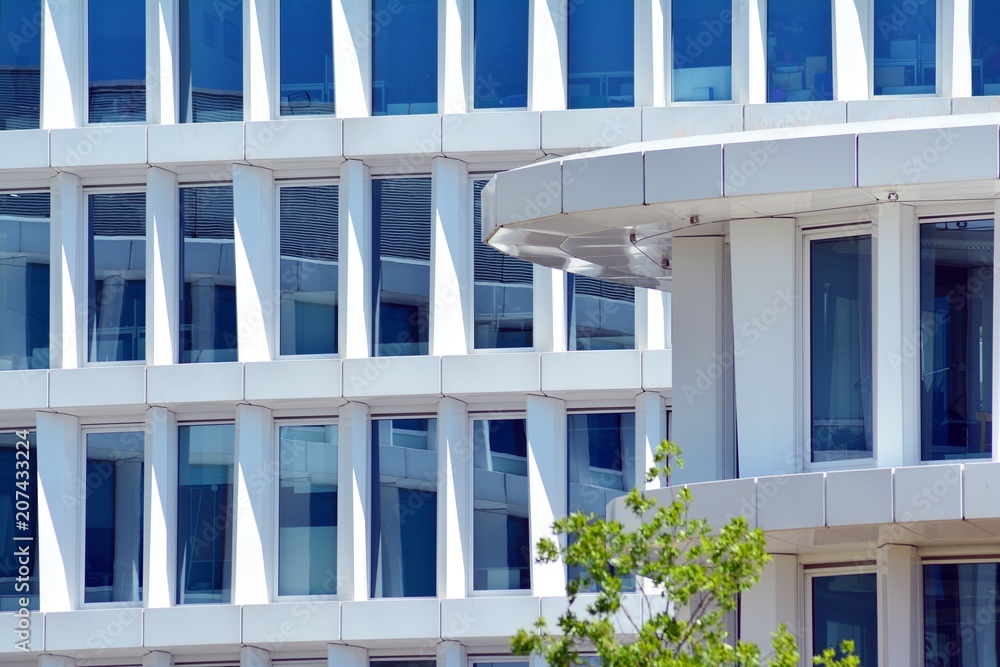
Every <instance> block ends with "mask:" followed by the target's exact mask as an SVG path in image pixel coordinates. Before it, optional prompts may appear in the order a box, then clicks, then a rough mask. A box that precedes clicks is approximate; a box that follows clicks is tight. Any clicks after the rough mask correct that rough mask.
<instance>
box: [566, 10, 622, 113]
mask: <svg viewBox="0 0 1000 667" xmlns="http://www.w3.org/2000/svg"><path fill="white" fill-rule="evenodd" d="M568 1H569V8H568V9H569V25H568V27H567V30H568V37H567V48H568V52H569V54H568V55H569V58H568V60H567V75H568V83H567V89H566V93H567V103H568V105H569V108H570V109H593V108H598V107H630V106H634V105H635V81H634V79H635V76H634V73H635V47H634V44H635V33H634V30H635V29H634V27H633V20H634V15H635V9H634V7H633V5H632V3H630V2H621V0H568Z"/></svg>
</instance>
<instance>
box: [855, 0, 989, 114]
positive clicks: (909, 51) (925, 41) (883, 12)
mask: <svg viewBox="0 0 1000 667" xmlns="http://www.w3.org/2000/svg"><path fill="white" fill-rule="evenodd" d="M874 4H875V23H874V25H875V28H874V30H873V32H874V36H875V39H874V40H873V41H874V44H875V70H874V77H873V81H874V88H875V90H874V92H875V94H876V95H917V94H923V95H933V94H934V92H935V91H936V88H935V80H936V79H937V2H932V1H931V0H920V1H919V2H904V3H900V2H897V1H896V0H874ZM973 4H979V3H973Z"/></svg>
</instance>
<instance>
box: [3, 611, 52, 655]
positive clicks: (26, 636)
mask: <svg viewBox="0 0 1000 667" xmlns="http://www.w3.org/2000/svg"><path fill="white" fill-rule="evenodd" d="M25 623H27V625H28V627H27V628H25V627H24V624H25ZM0 632H2V633H3V636H4V637H7V638H8V640H7V641H5V642H2V643H0V655H8V656H15V655H16V656H20V657H21V658H24V657H26V654H25V652H24V650H22V649H21V648H19V647H18V644H20V643H21V642H25V641H26V642H27V644H22V646H23V647H24V648H27V650H28V651H30V652H36V651H41V650H42V649H43V648H44V646H45V616H44V614H40V613H38V612H37V611H33V612H29V614H28V618H27V621H25V619H24V618H18V617H17V616H15V615H14V614H0ZM21 633H23V634H21Z"/></svg>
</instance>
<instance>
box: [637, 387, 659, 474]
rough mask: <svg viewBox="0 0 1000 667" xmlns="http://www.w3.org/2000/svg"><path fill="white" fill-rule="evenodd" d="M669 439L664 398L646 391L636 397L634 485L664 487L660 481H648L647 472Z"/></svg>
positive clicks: (654, 463)
mask: <svg viewBox="0 0 1000 667" xmlns="http://www.w3.org/2000/svg"><path fill="white" fill-rule="evenodd" d="M666 437H667V404H666V401H665V400H664V399H663V396H661V395H660V394H658V393H656V392H653V391H644V392H642V393H641V394H639V395H638V396H636V397H635V480H634V481H633V484H634V485H635V486H636V487H638V488H640V489H643V488H644V489H646V490H652V489H658V488H660V487H661V486H662V484H661V481H660V480H659V479H655V480H653V481H652V482H647V481H646V472H647V471H648V470H649V469H650V468H652V467H653V466H654V465H656V461H655V460H654V459H653V455H654V454H655V453H656V449H657V447H659V446H660V443H661V442H662V441H663V440H665V439H666Z"/></svg>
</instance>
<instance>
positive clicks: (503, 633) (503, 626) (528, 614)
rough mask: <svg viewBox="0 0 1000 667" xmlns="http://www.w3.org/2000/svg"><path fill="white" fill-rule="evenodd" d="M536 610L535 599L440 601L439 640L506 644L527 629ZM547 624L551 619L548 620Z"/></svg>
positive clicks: (487, 598) (517, 597)
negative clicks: (494, 640)
mask: <svg viewBox="0 0 1000 667" xmlns="http://www.w3.org/2000/svg"><path fill="white" fill-rule="evenodd" d="M539 610H540V606H539V599H538V598H536V597H523V596H516V597H475V598H469V599H465V600H441V636H442V637H443V638H445V639H457V640H459V641H461V640H464V639H468V638H471V637H477V638H485V637H494V638H501V639H503V640H506V638H507V637H509V636H510V635H512V634H514V633H515V632H517V630H518V628H530V627H532V626H533V625H534V623H535V621H536V620H538V613H539ZM548 620H549V621H550V622H551V621H553V620H554V618H549V619H548Z"/></svg>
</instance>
